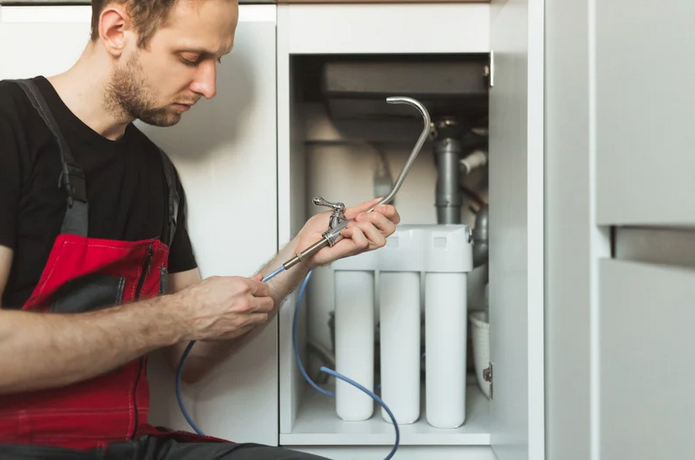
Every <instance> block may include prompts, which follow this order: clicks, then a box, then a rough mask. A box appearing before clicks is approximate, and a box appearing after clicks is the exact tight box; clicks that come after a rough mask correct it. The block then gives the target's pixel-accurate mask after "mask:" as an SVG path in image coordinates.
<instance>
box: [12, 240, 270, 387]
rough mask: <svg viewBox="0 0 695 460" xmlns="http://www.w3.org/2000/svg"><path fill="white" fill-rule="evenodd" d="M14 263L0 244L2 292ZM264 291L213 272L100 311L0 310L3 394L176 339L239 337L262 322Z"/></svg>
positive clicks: (76, 376)
mask: <svg viewBox="0 0 695 460" xmlns="http://www.w3.org/2000/svg"><path fill="white" fill-rule="evenodd" d="M11 262H12V251H11V250H9V249H8V248H5V247H0V286H1V287H2V291H4V288H5V285H6V283H7V278H8V276H9V271H10V266H11ZM267 291H268V290H267V287H264V286H263V284H262V283H256V282H253V281H251V280H246V279H243V278H237V277H225V278H222V277H213V278H211V279H209V280H206V281H205V282H203V283H198V284H197V285H196V286H192V287H191V289H186V290H183V291H182V292H180V293H179V294H177V295H166V296H161V297H157V298H154V299H150V300H146V301H141V302H137V303H132V304H128V305H122V306H117V307H113V308H108V309H105V310H101V311H97V312H89V313H80V314H55V313H34V312H26V311H15V310H7V309H0V369H2V372H0V394H2V393H15V392H21V391H28V390H36V389H42V388H50V387H58V386H64V385H68V384H71V383H74V382H79V381H82V380H86V379H89V378H92V377H95V376H97V375H100V374H103V373H105V372H108V371H109V370H111V369H114V368H116V367H118V366H120V365H122V364H125V363H127V362H129V361H131V360H133V359H135V358H137V357H139V356H142V355H144V354H145V353H147V352H149V351H151V350H154V349H156V348H161V347H165V346H170V345H173V344H175V343H178V342H181V341H186V340H193V339H201V338H210V337H219V336H223V337H229V336H236V335H238V333H239V331H244V330H248V328H249V324H252V323H254V322H259V321H261V322H262V321H265V320H266V318H267V314H266V312H267V311H268V310H270V308H272V301H271V299H270V298H269V297H267V295H268V292H267ZM1 294H2V292H1V291H0V295H1ZM264 296H265V297H264Z"/></svg>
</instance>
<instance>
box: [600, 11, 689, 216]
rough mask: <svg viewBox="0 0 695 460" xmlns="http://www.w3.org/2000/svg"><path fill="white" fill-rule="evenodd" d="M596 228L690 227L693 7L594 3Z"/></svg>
mask: <svg viewBox="0 0 695 460" xmlns="http://www.w3.org/2000/svg"><path fill="white" fill-rule="evenodd" d="M596 65H597V70H596V84H597V87H596V89H597V94H596V104H597V112H596V117H597V118H596V128H597V145H596V147H597V156H598V158H597V160H598V164H597V173H598V177H597V180H598V183H597V196H598V220H599V223H600V224H606V225H613V224H618V225H621V224H625V225H650V224H653V225H686V224H690V225H692V224H695V180H693V171H695V126H694V124H695V85H693V82H694V81H695V2H693V0H647V1H646V2H643V3H642V4H640V6H639V7H637V6H636V5H635V2H634V1H632V0H610V1H596Z"/></svg>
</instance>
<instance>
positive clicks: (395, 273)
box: [331, 224, 473, 428]
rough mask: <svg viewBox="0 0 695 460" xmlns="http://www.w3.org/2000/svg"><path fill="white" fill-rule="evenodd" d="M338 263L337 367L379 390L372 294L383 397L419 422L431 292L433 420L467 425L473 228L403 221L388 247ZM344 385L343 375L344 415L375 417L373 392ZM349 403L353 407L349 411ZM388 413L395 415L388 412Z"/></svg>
mask: <svg viewBox="0 0 695 460" xmlns="http://www.w3.org/2000/svg"><path fill="white" fill-rule="evenodd" d="M331 268H332V269H333V270H334V276H335V285H336V289H335V292H336V303H335V305H336V325H335V328H336V330H335V334H336V370H337V371H338V372H340V373H344V374H345V375H347V376H348V377H350V378H353V379H355V380H356V381H357V382H358V383H360V384H362V385H364V386H366V387H367V388H368V389H370V390H372V389H373V388H372V387H373V385H374V369H373V363H374V353H375V349H374V340H373V337H374V336H373V330H374V312H373V311H372V316H371V317H370V316H369V315H368V314H367V310H368V309H370V308H373V307H374V305H373V303H371V304H370V302H369V301H368V299H367V298H366V297H365V295H369V294H371V293H373V294H374V299H378V300H379V311H380V350H379V352H380V354H381V356H380V358H381V359H380V362H381V369H380V384H381V387H380V388H381V391H380V393H381V394H380V396H381V398H382V400H383V401H384V402H385V403H386V404H387V405H388V406H389V408H390V409H391V411H392V412H393V414H394V416H395V418H396V421H397V423H399V424H407V423H413V422H415V421H417V420H418V418H419V417H420V407H421V401H420V397H421V382H420V360H421V356H420V350H421V344H420V324H421V318H420V312H421V300H422V299H423V297H424V303H425V305H424V311H425V354H426V356H425V361H426V380H425V395H426V400H425V405H426V417H427V421H428V423H429V424H430V425H432V426H435V427H439V428H455V427H457V426H460V425H461V424H463V422H464V421H465V388H466V386H465V371H466V331H467V328H466V318H467V299H466V294H467V293H466V284H467V276H468V273H469V272H470V271H472V270H473V253H472V238H471V231H470V228H469V227H468V226H466V225H458V224H456V225H399V226H398V228H397V230H396V232H395V233H394V234H393V235H391V237H389V238H388V240H387V243H386V246H385V247H383V248H381V249H379V250H376V251H371V252H367V253H363V254H360V255H358V256H354V257H350V258H346V259H341V260H339V261H336V262H334V263H333V264H332V265H331ZM358 273H359V274H361V275H357V274H358ZM377 274H378V280H379V281H378V283H376V284H377V285H376V286H375V285H374V283H375V279H376V278H377V276H376V275H377ZM357 280H361V281H360V282H358V281H357ZM360 283H361V284H360ZM423 285H424V289H425V292H424V296H423V295H422V293H421V289H422V286H423ZM360 290H362V292H358V291H360ZM340 318H349V319H346V320H344V321H341V319H340ZM358 323H359V324H358ZM365 342H366V343H365ZM358 363H359V364H358ZM370 366H371V367H370ZM358 376H359V378H357V377H358ZM360 379H361V380H362V381H360ZM341 383H342V385H341ZM345 385H347V384H345V383H343V382H340V381H339V382H338V383H337V387H336V410H337V413H338V416H340V417H341V418H342V419H344V420H352V421H357V420H366V419H368V418H370V417H371V416H372V414H373V407H374V402H373V401H372V400H371V398H369V396H367V395H366V394H364V393H362V392H360V391H359V390H357V389H354V388H349V389H348V388H347V387H345ZM341 387H342V388H341ZM349 390H354V391H349ZM345 408H350V412H351V415H350V416H347V415H346V413H345ZM382 416H383V418H384V419H385V420H387V421H389V422H390V418H389V417H388V416H387V414H386V413H385V411H382Z"/></svg>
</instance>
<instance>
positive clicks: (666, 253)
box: [615, 228, 695, 268]
mask: <svg viewBox="0 0 695 460" xmlns="http://www.w3.org/2000/svg"><path fill="white" fill-rule="evenodd" d="M615 258H617V259H623V260H634V261H639V262H648V263H657V264H666V265H675V266H680V267H690V268H695V231H687V230H678V229H664V228H618V229H616V232H615Z"/></svg>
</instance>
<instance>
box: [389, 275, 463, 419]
mask: <svg viewBox="0 0 695 460" xmlns="http://www.w3.org/2000/svg"><path fill="white" fill-rule="evenodd" d="M466 276H467V275H466V273H426V274H425V362H426V365H425V373H426V378H425V384H426V401H425V403H426V408H427V409H426V416H427V423H429V424H430V425H432V426H433V427H436V428H456V427H459V426H461V425H462V424H463V422H464V421H465V419H466V331H467V329H466V315H467V311H466V310H467V308H466V304H467V302H466ZM387 404H388V403H387Z"/></svg>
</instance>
